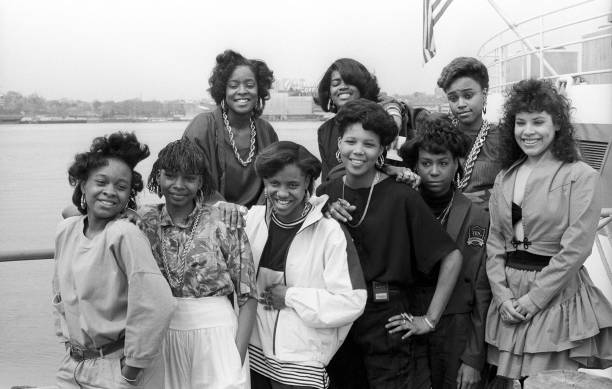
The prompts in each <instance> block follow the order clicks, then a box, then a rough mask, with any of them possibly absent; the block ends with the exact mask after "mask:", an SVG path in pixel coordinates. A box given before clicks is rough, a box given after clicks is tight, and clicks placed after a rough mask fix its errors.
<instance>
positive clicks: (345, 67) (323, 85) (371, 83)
mask: <svg viewBox="0 0 612 389" xmlns="http://www.w3.org/2000/svg"><path fill="white" fill-rule="evenodd" d="M334 71H338V73H340V77H342V80H343V81H344V82H345V83H346V84H350V85H354V86H355V87H356V88H357V89H358V90H359V95H360V96H361V97H362V98H364V99H368V100H371V101H376V99H377V98H378V94H379V93H380V88H379V87H378V82H377V81H376V76H374V75H373V74H371V73H370V72H369V71H368V69H366V67H365V66H363V65H362V64H361V63H360V62H358V61H355V60H354V59H352V58H340V59H337V60H335V61H334V63H332V64H331V66H330V67H329V68H327V70H326V71H325V74H324V75H323V78H322V79H321V81H320V82H319V89H318V94H317V97H316V98H315V103H316V104H318V105H319V106H321V108H322V109H323V111H325V112H334V113H335V112H337V110H338V108H337V107H336V106H335V105H333V104H332V106H331V107H329V105H330V104H329V103H330V98H331V96H330V95H329V88H330V87H331V76H332V73H333V72H334ZM330 108H331V109H330Z"/></svg>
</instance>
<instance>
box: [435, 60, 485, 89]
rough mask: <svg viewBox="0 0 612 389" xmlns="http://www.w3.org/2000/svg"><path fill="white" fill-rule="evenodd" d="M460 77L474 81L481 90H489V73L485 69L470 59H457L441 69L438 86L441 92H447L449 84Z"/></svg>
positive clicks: (479, 63) (476, 61)
mask: <svg viewBox="0 0 612 389" xmlns="http://www.w3.org/2000/svg"><path fill="white" fill-rule="evenodd" d="M460 77H469V78H471V79H472V80H474V81H476V82H477V83H478V84H479V85H480V87H481V88H482V89H488V88H489V72H488V71H487V67H486V66H485V65H484V64H483V63H482V62H480V61H479V60H477V59H476V58H472V57H457V58H455V59H453V60H452V61H451V62H450V63H449V64H448V65H446V66H445V67H444V69H442V73H440V78H438V86H439V87H440V88H442V90H443V91H446V90H448V88H450V86H451V84H452V83H453V82H454V81H455V80H456V79H458V78H460Z"/></svg>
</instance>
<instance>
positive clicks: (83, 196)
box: [81, 193, 87, 211]
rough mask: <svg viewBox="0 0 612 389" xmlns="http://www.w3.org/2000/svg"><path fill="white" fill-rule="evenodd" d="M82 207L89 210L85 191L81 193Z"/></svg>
mask: <svg viewBox="0 0 612 389" xmlns="http://www.w3.org/2000/svg"><path fill="white" fill-rule="evenodd" d="M81 208H82V209H83V210H85V211H87V201H86V200H85V193H83V194H82V195H81Z"/></svg>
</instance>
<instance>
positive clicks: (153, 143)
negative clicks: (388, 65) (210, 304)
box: [0, 122, 321, 388]
mask: <svg viewBox="0 0 612 389" xmlns="http://www.w3.org/2000/svg"><path fill="white" fill-rule="evenodd" d="M320 124H321V122H276V123H272V125H273V126H274V128H275V129H276V131H277V133H278V135H279V138H280V139H281V140H293V141H295V142H299V143H301V144H303V145H304V146H306V147H308V149H310V151H311V152H313V153H314V154H315V155H317V156H318V155H319V154H318V148H317V142H316V129H317V127H318V126H319V125H320ZM186 125H187V123H186V122H155V123H153V122H152V123H87V124H48V125H44V124H27V125H26V124H15V125H10V124H8V125H6V124H5V125H0V251H3V250H17V249H21V248H27V249H46V248H52V247H53V237H54V233H55V227H56V225H57V223H58V221H59V220H60V212H61V210H62V208H63V207H64V206H66V205H67V204H69V203H70V198H71V194H72V188H71V187H70V186H69V185H68V179H67V169H68V166H69V165H70V163H71V161H72V158H73V157H74V154H76V153H78V152H81V151H84V150H86V149H87V148H88V147H89V145H90V144H91V140H92V139H93V138H94V137H96V136H100V135H104V134H109V133H111V132H114V131H117V130H125V131H134V132H135V133H136V135H137V136H138V138H139V140H140V141H142V142H144V143H147V144H148V145H149V147H150V149H151V155H155V156H156V155H157V153H158V152H159V150H161V148H162V147H163V146H164V145H165V144H167V143H168V142H170V141H172V140H175V139H178V138H180V137H181V135H182V133H183V130H184V129H185V127H186ZM153 161H154V159H153V157H149V158H148V159H147V160H145V161H143V162H141V164H139V165H138V167H137V169H136V170H138V171H139V172H140V173H141V174H142V175H143V176H144V177H145V178H146V177H147V176H148V174H149V172H150V170H151V165H152V164H153ZM154 198H155V197H153V196H151V195H150V194H145V195H141V197H140V199H139V200H140V201H144V202H147V201H151V200H152V199H154ZM52 271H53V261H52V260H37V261H20V262H5V263H0V296H1V297H0V388H10V387H11V386H13V385H15V386H16V385H32V386H35V385H40V386H45V385H52V384H53V383H54V382H55V380H54V374H55V369H56V367H57V364H58V361H59V360H60V357H61V355H62V353H63V346H62V345H60V344H59V343H58V342H57V340H56V338H55V335H54V332H53V321H52V314H51V303H50V289H51V275H52Z"/></svg>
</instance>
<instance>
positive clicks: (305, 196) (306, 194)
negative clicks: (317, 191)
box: [304, 190, 310, 203]
mask: <svg viewBox="0 0 612 389" xmlns="http://www.w3.org/2000/svg"><path fill="white" fill-rule="evenodd" d="M309 200H310V191H309V190H306V193H304V203H307V202H308V201H309Z"/></svg>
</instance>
